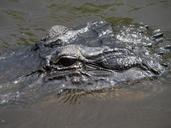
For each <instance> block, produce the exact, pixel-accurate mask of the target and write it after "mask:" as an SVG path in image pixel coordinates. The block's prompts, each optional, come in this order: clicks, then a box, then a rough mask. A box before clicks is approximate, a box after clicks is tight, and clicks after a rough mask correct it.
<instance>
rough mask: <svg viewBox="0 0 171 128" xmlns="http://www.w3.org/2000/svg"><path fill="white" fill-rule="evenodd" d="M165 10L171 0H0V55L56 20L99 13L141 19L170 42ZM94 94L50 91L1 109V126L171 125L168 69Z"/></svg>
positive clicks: (115, 19)
mask: <svg viewBox="0 0 171 128" xmlns="http://www.w3.org/2000/svg"><path fill="white" fill-rule="evenodd" d="M170 12H171V1H170V0H141V1H140V0H105V1H104V0H36V1H35V0H1V1H0V49H1V50H0V55H1V54H2V53H4V52H6V51H13V49H16V48H17V47H21V46H27V45H31V44H33V43H35V42H37V41H39V39H40V38H41V37H43V36H44V35H45V33H46V30H47V29H49V28H50V27H51V26H53V25H55V24H61V25H64V26H68V27H72V26H77V25H78V24H81V23H83V22H87V21H89V20H92V19H99V18H103V19H106V20H107V21H110V22H111V23H113V24H130V23H132V22H137V23H139V22H143V23H145V24H148V25H150V26H153V27H154V28H160V29H161V30H162V31H163V32H164V33H165V37H166V38H167V40H168V41H171V22H170V21H171V14H170ZM169 56H170V55H169ZM170 60H171V58H170ZM0 75H2V74H0ZM94 95H95V96H91V95H90V96H85V97H84V96H83V97H82V98H81V99H80V101H77V102H76V103H75V102H73V103H71V102H67V101H68V100H70V99H68V97H64V98H62V101H64V102H65V101H66V103H63V102H59V99H58V98H57V97H56V96H51V97H48V98H47V99H45V100H44V101H40V102H38V103H36V104H34V105H29V106H24V107H19V106H17V107H8V108H4V107H3V108H0V128H30V127H31V128H57V127H61V128H80V127H83V128H96V127H98V128H105V127H109V128H110V127H112V128H124V127H127V128H170V127H171V122H170V121H171V100H170V97H171V74H168V75H167V76H163V77H162V78H160V79H156V80H153V81H142V82H140V83H137V86H136V87H131V88H129V89H121V90H119V89H118V90H114V91H112V92H110V93H109V94H105V93H101V94H97V95H96V94H94ZM72 97H73V96H71V99H72ZM73 99H74V97H73ZM60 101H61V100H60Z"/></svg>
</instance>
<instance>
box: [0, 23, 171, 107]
mask: <svg viewBox="0 0 171 128" xmlns="http://www.w3.org/2000/svg"><path fill="white" fill-rule="evenodd" d="M116 30H117V31H116ZM162 39H163V34H162V33H161V32H160V31H159V30H152V29H150V28H149V27H148V26H147V25H136V24H135V25H133V24H132V25H127V26H124V25H123V26H112V25H111V24H110V23H108V22H106V21H103V20H102V21H91V22H88V23H86V24H83V25H81V26H79V27H75V28H67V27H65V26H61V25H56V26H53V27H52V28H51V29H50V30H49V32H48V34H47V35H46V37H44V38H43V39H41V40H40V42H38V43H36V44H35V45H34V46H31V47H28V48H22V50H21V49H20V50H18V51H16V52H13V53H11V54H8V55H5V56H1V57H0V74H1V75H0V104H6V103H7V104H8V103H22V102H25V101H26V100H28V101H32V100H34V99H39V98H40V97H43V96H47V95H49V94H51V93H56V94H61V93H63V92H65V91H66V90H76V91H80V90H81V91H85V92H90V91H95V90H101V89H105V88H112V87H118V86H120V83H123V82H127V81H135V80H141V79H144V78H153V77H158V76H161V75H162V74H163V73H165V72H166V69H167V65H166V63H165V62H164V57H163V55H164V53H166V52H168V50H169V49H168V47H160V45H159V44H160V42H162ZM166 48H167V49H166ZM2 74H3V75H2Z"/></svg>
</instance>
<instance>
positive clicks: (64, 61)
mask: <svg viewBox="0 0 171 128" xmlns="http://www.w3.org/2000/svg"><path fill="white" fill-rule="evenodd" d="M76 61H77V59H76V58H68V57H62V58H60V59H59V60H58V62H57V64H58V65H62V66H65V67H68V66H71V65H73V64H75V63H76Z"/></svg>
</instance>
